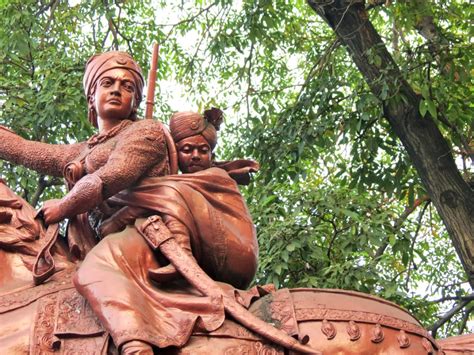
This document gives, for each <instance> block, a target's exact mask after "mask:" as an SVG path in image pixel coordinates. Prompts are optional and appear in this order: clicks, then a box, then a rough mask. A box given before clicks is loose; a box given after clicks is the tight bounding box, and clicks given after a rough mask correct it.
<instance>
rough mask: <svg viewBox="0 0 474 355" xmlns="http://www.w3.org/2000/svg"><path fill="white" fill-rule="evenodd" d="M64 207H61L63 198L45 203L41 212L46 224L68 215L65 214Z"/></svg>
mask: <svg viewBox="0 0 474 355" xmlns="http://www.w3.org/2000/svg"><path fill="white" fill-rule="evenodd" d="M63 211H64V208H61V200H48V201H46V202H45V203H44V204H43V207H42V208H41V211H40V213H41V214H42V215H43V220H44V223H45V224H46V225H50V224H53V223H57V222H59V221H61V220H63V219H64V218H65V217H66V216H64V215H63Z"/></svg>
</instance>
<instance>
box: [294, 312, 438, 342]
mask: <svg viewBox="0 0 474 355" xmlns="http://www.w3.org/2000/svg"><path fill="white" fill-rule="evenodd" d="M295 314H296V319H297V320H298V321H310V320H321V321H322V320H323V319H327V320H330V321H331V320H332V321H351V320H352V321H354V322H359V323H372V324H380V325H382V326H386V327H390V328H394V329H400V330H404V331H405V332H409V333H413V334H418V335H421V336H423V337H425V338H428V339H430V338H431V336H430V334H429V333H428V332H427V331H426V330H425V329H423V328H422V327H421V326H419V325H417V324H414V323H409V322H407V321H404V320H401V319H398V318H395V317H391V316H387V315H381V314H378V313H372V312H362V311H351V310H344V311H341V310H338V309H331V308H325V309H321V308H304V309H295Z"/></svg>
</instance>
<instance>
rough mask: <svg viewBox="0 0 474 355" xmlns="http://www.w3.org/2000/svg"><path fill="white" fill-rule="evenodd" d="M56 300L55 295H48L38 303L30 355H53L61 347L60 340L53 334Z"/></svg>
mask: <svg viewBox="0 0 474 355" xmlns="http://www.w3.org/2000/svg"><path fill="white" fill-rule="evenodd" d="M57 299H58V295H57V294H50V295H47V296H45V297H43V298H42V299H40V301H39V302H38V307H37V312H36V317H35V320H34V322H33V332H32V337H31V341H30V354H32V355H46V354H53V353H54V351H55V350H57V349H59V347H60V345H61V342H60V340H59V339H58V338H56V337H55V336H54V334H53V330H54V319H55V317H56V312H57V307H56V303H57Z"/></svg>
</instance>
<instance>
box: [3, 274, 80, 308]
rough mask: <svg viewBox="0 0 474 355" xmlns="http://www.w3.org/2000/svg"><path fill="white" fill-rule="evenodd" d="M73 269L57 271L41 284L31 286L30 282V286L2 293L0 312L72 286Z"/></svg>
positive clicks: (22, 305)
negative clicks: (52, 276) (51, 277)
mask: <svg viewBox="0 0 474 355" xmlns="http://www.w3.org/2000/svg"><path fill="white" fill-rule="evenodd" d="M74 271H75V269H69V270H65V271H63V272H61V273H57V274H56V275H55V276H54V278H53V279H51V280H49V281H48V282H47V283H44V284H42V285H39V286H36V287H33V286H34V284H33V282H32V283H31V288H28V289H26V290H25V289H22V290H19V291H17V292H12V293H9V294H6V295H2V296H1V297H0V314H1V313H6V312H8V311H12V310H14V309H17V308H20V307H24V306H26V305H28V304H30V303H33V302H34V301H36V300H38V299H40V298H42V297H45V296H47V295H49V294H53V293H55V292H57V291H60V290H67V289H71V288H74V285H73V284H72V282H71V279H72V275H73V274H74Z"/></svg>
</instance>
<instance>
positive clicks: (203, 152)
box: [176, 135, 212, 174]
mask: <svg viewBox="0 0 474 355" xmlns="http://www.w3.org/2000/svg"><path fill="white" fill-rule="evenodd" d="M176 147H177V148H178V164H179V169H180V170H181V171H182V172H183V173H185V174H187V173H195V172H197V171H201V170H205V169H208V168H210V167H211V154H212V152H211V147H210V146H209V143H207V141H206V139H205V138H204V137H203V136H201V135H197V136H192V137H188V138H184V139H182V140H181V141H179V142H178V144H176Z"/></svg>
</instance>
